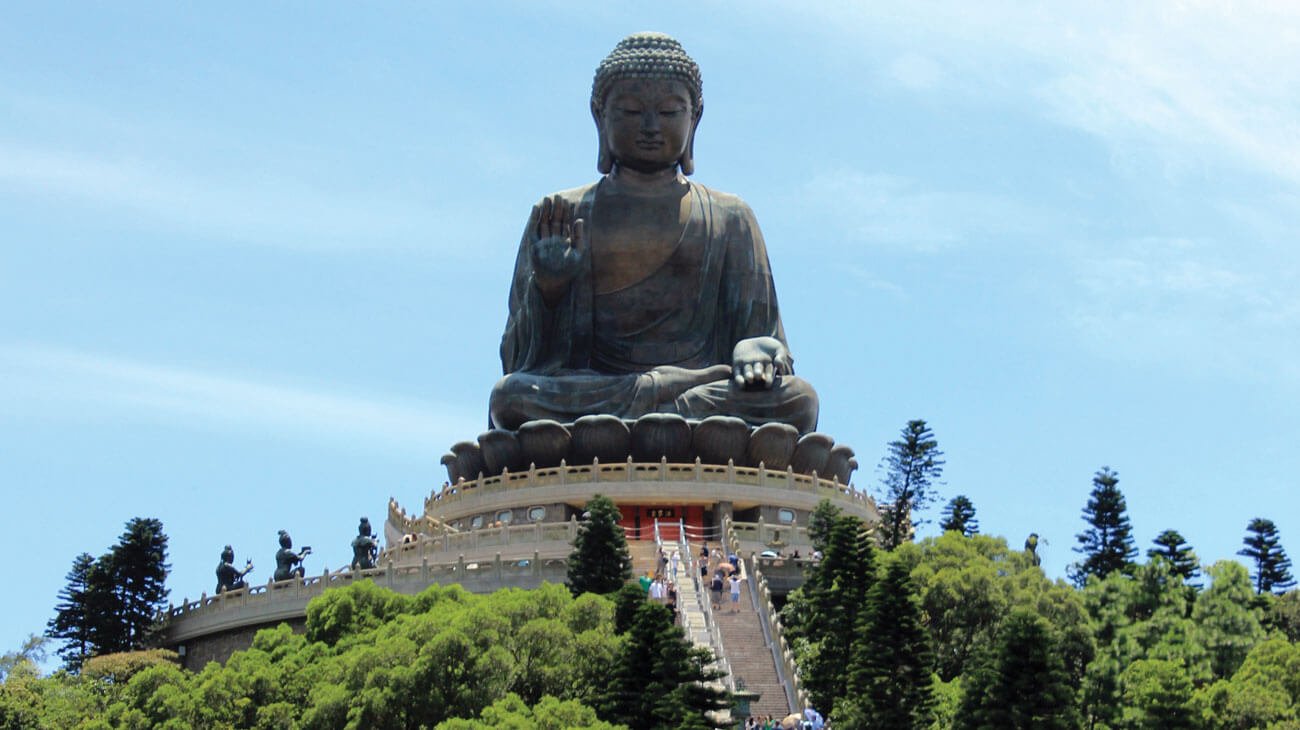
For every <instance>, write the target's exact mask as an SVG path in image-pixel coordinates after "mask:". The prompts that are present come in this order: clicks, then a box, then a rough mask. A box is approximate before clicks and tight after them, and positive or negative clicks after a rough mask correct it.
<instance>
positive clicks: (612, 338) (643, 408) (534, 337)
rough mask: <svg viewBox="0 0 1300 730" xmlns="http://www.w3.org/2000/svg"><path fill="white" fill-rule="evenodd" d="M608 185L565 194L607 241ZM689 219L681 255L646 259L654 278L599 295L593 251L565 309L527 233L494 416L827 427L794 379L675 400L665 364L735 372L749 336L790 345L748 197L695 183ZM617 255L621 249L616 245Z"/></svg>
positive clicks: (722, 385) (813, 398) (704, 390)
mask: <svg viewBox="0 0 1300 730" xmlns="http://www.w3.org/2000/svg"><path fill="white" fill-rule="evenodd" d="M604 184H606V183H605V182H603V181H602V182H597V183H595V184H592V185H588V186H585V187H582V188H576V189H573V190H568V191H564V192H563V193H561V195H562V196H563V197H564V198H565V200H567V201H568V202H570V203H571V204H573V205H574V206H575V208H576V211H575V216H576V217H578V218H583V219H584V220H586V221H587V225H588V228H587V230H588V231H589V238H591V239H595V238H596V237H597V236H599V235H600V230H601V229H600V225H601V218H600V214H601V209H600V208H599V205H600V189H601V187H602V185H604ZM686 194H687V196H689V204H690V211H689V213H688V214H687V215H686V220H685V223H684V225H683V226H682V231H681V237H680V240H678V241H677V243H676V245H675V246H665V247H664V254H663V255H662V256H661V257H659V260H646V261H645V262H644V264H645V270H644V276H643V278H641V279H640V280H639V281H636V282H635V283H633V284H631V285H629V286H624V287H622V288H619V289H617V290H615V291H610V292H606V293H597V292H596V286H595V283H594V282H593V276H592V258H593V256H598V255H616V254H615V253H614V252H611V251H610V250H609V248H610V247H609V246H606V247H602V248H600V249H599V250H589V251H588V255H587V256H586V257H585V260H584V265H583V268H582V270H581V272H580V273H579V274H578V275H577V276H576V277H575V278H574V280H573V282H572V284H571V285H570V287H569V290H568V291H567V293H566V294H565V295H564V297H563V299H561V300H560V301H559V302H558V303H556V305H555V306H554V307H551V306H547V304H546V303H545V301H543V298H542V295H541V292H540V290H539V289H538V287H537V285H536V284H535V283H534V272H533V263H532V256H531V252H530V251H529V242H528V233H527V232H525V234H524V240H523V243H522V244H521V245H520V248H519V254H518V257H517V259H516V261H515V273H514V281H513V283H512V286H511V289H510V314H509V319H508V320H507V322H506V329H505V334H504V335H503V337H502V338H501V365H502V370H503V371H504V372H505V374H506V375H505V377H504V378H502V379H501V380H500V381H499V382H498V383H497V384H496V387H494V388H493V391H492V397H491V403H490V410H491V416H492V420H493V423H494V424H495V425H496V426H497V427H500V428H517V427H518V426H519V425H520V424H522V423H524V422H525V421H529V420H533V419H539V418H551V419H555V420H558V421H572V420H574V419H576V418H578V417H580V416H583V415H588V414H595V413H608V414H613V415H616V416H620V417H624V418H636V417H638V416H641V415H644V414H646V413H655V412H661V413H665V412H666V413H679V414H681V415H682V416H685V417H687V418H704V417H707V416H711V415H731V416H738V417H740V418H743V419H744V420H746V421H748V422H749V423H751V424H755V425H757V424H762V423H768V422H773V421H775V422H781V423H789V424H791V425H793V426H795V427H796V428H798V429H799V431H800V432H806V431H811V430H813V429H814V428H816V425H817V394H816V392H815V391H814V390H813V389H812V386H810V385H809V384H808V383H807V382H806V381H804V380H802V379H800V378H798V377H795V376H794V375H793V374H790V375H783V376H777V377H776V381H775V383H774V385H773V387H772V388H770V389H753V390H751V389H746V388H742V387H740V386H737V385H734V384H733V382H732V380H731V378H730V377H729V376H728V375H727V373H726V372H714V373H713V375H714V379H713V380H711V382H706V383H702V384H699V385H695V386H694V387H691V388H689V389H688V390H686V391H685V392H676V391H679V390H680V388H670V387H664V378H665V377H671V376H666V375H665V374H664V372H663V371H662V370H660V371H656V368H662V366H675V367H677V368H685V369H690V370H703V369H705V368H710V367H714V370H715V371H717V370H719V369H718V368H716V366H719V365H724V366H730V365H731V361H732V349H733V348H734V347H735V345H736V343H737V342H739V341H740V340H743V339H747V338H750V337H760V336H769V337H774V338H776V339H778V340H780V341H781V343H782V344H785V331H784V328H783V327H782V326H781V316H780V313H779V310H778V308H777V302H776V291H775V289H774V288H773V286H772V273H771V268H770V266H769V264H768V259H767V248H766V246H765V245H764V243H763V236H762V234H761V233H760V232H759V229H758V224H757V222H756V221H755V220H754V214H753V212H752V211H750V209H749V206H748V205H746V204H745V203H744V201H742V200H741V199H740V198H738V197H736V196H734V195H729V194H727V193H720V192H717V191H713V190H709V189H708V188H706V187H704V186H702V185H699V184H696V183H691V184H690V187H689V190H688V191H687V193H686ZM614 249H615V251H616V250H617V249H616V245H615V247H614Z"/></svg>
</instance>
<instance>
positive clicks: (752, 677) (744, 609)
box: [713, 580, 790, 718]
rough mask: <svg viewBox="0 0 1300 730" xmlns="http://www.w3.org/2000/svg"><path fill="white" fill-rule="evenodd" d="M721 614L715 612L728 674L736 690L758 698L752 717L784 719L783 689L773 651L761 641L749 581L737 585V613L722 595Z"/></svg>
mask: <svg viewBox="0 0 1300 730" xmlns="http://www.w3.org/2000/svg"><path fill="white" fill-rule="evenodd" d="M722 599H723V602H722V604H721V610H718V611H714V612H713V615H714V617H715V618H716V619H717V622H718V628H719V629H721V632H722V646H723V649H724V650H725V653H726V656H727V661H728V663H730V665H731V674H732V676H733V677H734V678H735V679H736V680H737V688H739V686H740V684H741V683H743V684H744V688H745V689H747V690H749V691H751V692H758V693H759V694H760V697H759V698H758V700H756V701H755V702H754V703H753V704H752V705H750V710H749V712H750V714H751V715H772V716H773V717H778V718H780V717H785V716H786V715H787V714H789V712H790V709H789V704H788V703H787V701H786V697H785V689H784V688H783V687H782V686H781V681H780V679H779V678H778V677H777V673H776V664H775V660H774V659H773V658H772V649H771V648H770V647H769V646H768V644H767V642H766V641H764V640H763V629H762V627H761V626H760V624H759V622H760V621H762V618H761V617H760V616H759V614H758V612H757V611H756V610H755V609H754V603H753V601H752V600H751V599H750V596H749V581H748V580H743V581H741V584H740V603H739V604H735V605H737V606H738V607H739V609H740V610H739V611H737V612H736V613H732V612H731V609H732V605H733V604H732V603H731V595H730V593H729V590H728V591H723V594H722Z"/></svg>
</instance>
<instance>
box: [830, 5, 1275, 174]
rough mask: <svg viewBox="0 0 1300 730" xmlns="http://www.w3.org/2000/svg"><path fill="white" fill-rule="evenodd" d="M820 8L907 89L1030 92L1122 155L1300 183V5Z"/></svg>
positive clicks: (1178, 167)
mask: <svg viewBox="0 0 1300 730" xmlns="http://www.w3.org/2000/svg"><path fill="white" fill-rule="evenodd" d="M809 12H811V13H813V14H818V13H820V14H821V17H819V18H818V22H819V24H820V27H822V28H824V29H826V32H831V33H837V34H841V35H845V36H847V37H849V38H850V39H854V40H855V41H856V42H854V43H852V44H851V47H860V48H863V49H868V50H867V51H866V52H874V53H878V54H881V57H880V58H879V61H878V62H879V64H880V65H881V67H882V73H883V75H884V77H885V78H887V79H890V80H892V81H893V82H895V83H897V84H899V85H901V86H903V87H905V88H909V89H912V90H914V91H917V92H922V93H941V94H945V95H951V94H960V93H963V92H965V93H968V94H970V93H976V92H978V94H980V95H981V96H988V95H991V94H998V93H1003V94H1007V95H1009V96H1016V97H1019V96H1023V94H1024V93H1025V92H1026V91H1028V92H1030V93H1031V94H1033V95H1034V96H1035V97H1036V98H1037V99H1038V100H1039V102H1040V104H1039V108H1040V109H1041V110H1042V112H1043V113H1044V114H1046V115H1047V116H1048V117H1049V118H1051V119H1053V120H1054V121H1056V122H1058V123H1061V124H1065V125H1068V126H1071V127H1076V128H1079V129H1082V130H1084V131H1086V132H1088V133H1091V134H1094V135H1096V136H1098V137H1099V138H1101V139H1103V140H1105V141H1106V142H1107V143H1109V144H1112V145H1114V146H1115V147H1116V148H1117V149H1118V150H1119V151H1120V152H1121V153H1122V154H1124V155H1149V154H1151V153H1155V154H1158V155H1160V156H1161V157H1162V158H1163V162H1164V163H1165V164H1166V166H1167V167H1166V169H1167V170H1171V171H1174V172H1180V171H1187V170H1193V171H1200V170H1201V169H1202V168H1203V167H1204V166H1205V165H1206V164H1226V165H1229V166H1231V167H1234V168H1238V169H1243V170H1249V171H1253V172H1257V173H1262V174H1266V175H1269V176H1271V177H1275V178H1278V179H1281V180H1285V181H1287V182H1288V183H1289V184H1300V4H1297V3H1292V2H1271V3H1269V2H1264V3H1221V2H1211V1H1209V0H1194V1H1191V2H1180V3H1076V4H1073V5H1068V6H1066V5H1051V6H1042V7H1037V8H1035V7H1032V6H1026V5H1025V4H1024V3H1015V2H999V1H996V0H995V1H994V2H987V3H965V2H959V1H957V0H951V1H949V2H938V3H924V4H913V5H903V4H900V5H897V6H891V7H888V8H887V9H886V8H881V7H879V6H877V5H874V4H873V5H870V6H867V5H862V4H859V3H818V4H816V5H813V6H809ZM827 21H833V22H827ZM872 49H880V50H875V51H873V50H872ZM999 90H1001V91H999Z"/></svg>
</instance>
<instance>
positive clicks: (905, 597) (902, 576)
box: [835, 560, 934, 728]
mask: <svg viewBox="0 0 1300 730" xmlns="http://www.w3.org/2000/svg"><path fill="white" fill-rule="evenodd" d="M933 671H934V669H933V655H932V653H931V651H930V645H929V638H928V637H927V636H926V632H925V628H924V627H923V626H922V625H921V607H920V604H919V602H918V600H917V597H916V593H915V590H914V588H913V585H912V579H911V575H910V572H909V569H908V566H907V564H906V563H905V562H903V561H901V560H891V561H889V566H888V567H887V568H886V569H885V574H884V576H882V577H881V579H880V580H878V581H876V583H875V584H874V585H872V586H871V590H870V591H869V592H868V594H867V605H866V610H865V611H863V612H862V614H861V616H860V617H859V621H858V632H857V637H856V639H855V641H854V643H853V648H852V653H851V658H850V663H849V666H848V670H847V673H848V674H849V682H848V694H847V695H846V696H845V697H842V698H840V699H839V700H838V701H837V703H836V705H835V724H836V725H837V726H843V727H880V728H923V727H928V726H929V724H930V708H931V707H932V706H933V704H934V699H933V694H932V690H931V684H932V677H931V675H932V673H933Z"/></svg>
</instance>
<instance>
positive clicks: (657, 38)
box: [591, 33, 704, 175]
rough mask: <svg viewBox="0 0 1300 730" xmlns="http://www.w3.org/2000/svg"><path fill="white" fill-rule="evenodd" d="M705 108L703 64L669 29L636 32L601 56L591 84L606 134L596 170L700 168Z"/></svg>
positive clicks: (602, 134) (600, 128)
mask: <svg viewBox="0 0 1300 730" xmlns="http://www.w3.org/2000/svg"><path fill="white" fill-rule="evenodd" d="M703 112H704V99H703V85H702V84H701V82H700V67H699V66H698V65H696V63H695V61H694V60H692V59H691V57H690V56H688V55H686V51H684V50H682V45H681V44H680V43H678V42H677V41H676V40H675V39H673V38H672V37H670V36H667V35H664V34H663V33H635V34H633V35H630V36H628V37H627V38H624V39H623V40H622V41H620V42H619V44H618V45H617V46H615V47H614V50H613V51H611V52H610V54H609V55H608V56H606V57H605V60H604V61H601V63H600V66H599V67H598V68H597V69H596V78H595V79H594V80H593V81H592V84H591V116H592V118H593V119H595V121H596V130H597V133H598V134H599V138H600V156H599V157H598V158H597V161H596V169H598V170H600V172H601V173H608V172H610V171H611V170H613V169H614V164H615V163H618V164H619V165H621V166H624V167H629V168H631V169H634V170H638V171H640V172H656V171H659V170H664V169H668V168H671V167H680V168H681V171H682V174H684V175H689V174H691V173H692V172H694V171H695V155H694V147H695V128H696V127H697V126H698V125H699V123H700V115H701V114H702V113H703Z"/></svg>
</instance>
